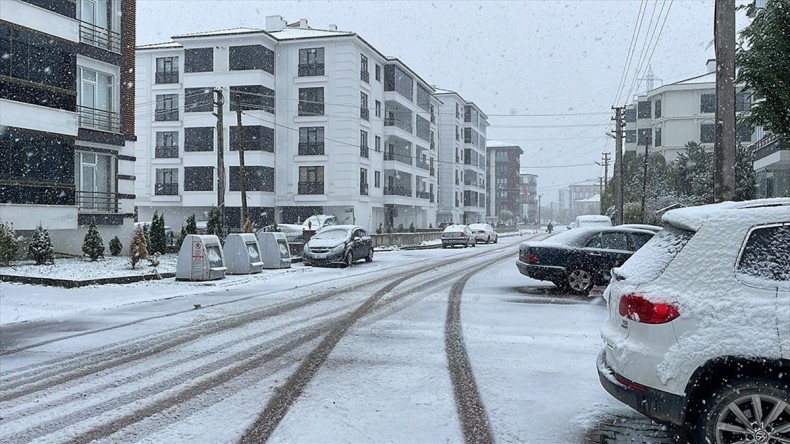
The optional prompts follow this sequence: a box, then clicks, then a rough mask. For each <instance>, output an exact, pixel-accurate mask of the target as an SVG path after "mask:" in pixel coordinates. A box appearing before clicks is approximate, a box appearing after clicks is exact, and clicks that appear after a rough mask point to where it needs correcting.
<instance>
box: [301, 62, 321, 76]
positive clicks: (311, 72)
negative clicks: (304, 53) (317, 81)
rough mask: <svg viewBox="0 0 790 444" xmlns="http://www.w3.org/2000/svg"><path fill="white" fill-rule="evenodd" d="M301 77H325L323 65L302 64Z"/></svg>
mask: <svg viewBox="0 0 790 444" xmlns="http://www.w3.org/2000/svg"><path fill="white" fill-rule="evenodd" d="M298 70H299V73H298V74H299V77H311V76H322V75H324V64H323V63H301V64H299V68H298Z"/></svg>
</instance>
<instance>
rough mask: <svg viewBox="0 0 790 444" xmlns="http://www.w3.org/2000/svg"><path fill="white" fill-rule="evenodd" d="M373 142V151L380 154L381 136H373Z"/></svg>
mask: <svg viewBox="0 0 790 444" xmlns="http://www.w3.org/2000/svg"><path fill="white" fill-rule="evenodd" d="M374 141H375V142H374V143H375V144H374V145H373V149H375V150H376V152H377V153H380V152H381V136H375V138H374Z"/></svg>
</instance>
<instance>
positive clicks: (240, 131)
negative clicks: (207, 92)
mask: <svg viewBox="0 0 790 444" xmlns="http://www.w3.org/2000/svg"><path fill="white" fill-rule="evenodd" d="M236 124H237V125H238V126H237V127H236V128H237V130H238V132H237V133H236V136H237V137H236V139H237V140H238V141H239V191H241V217H240V219H239V224H240V225H241V226H240V227H239V228H242V229H243V228H244V226H245V225H246V224H247V186H246V185H247V182H246V180H247V177H246V175H245V171H244V131H243V129H244V128H243V127H242V124H241V94H238V93H236Z"/></svg>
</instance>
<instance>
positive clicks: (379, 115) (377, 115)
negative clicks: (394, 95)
mask: <svg viewBox="0 0 790 444" xmlns="http://www.w3.org/2000/svg"><path fill="white" fill-rule="evenodd" d="M376 117H381V102H379V101H378V100H376Z"/></svg>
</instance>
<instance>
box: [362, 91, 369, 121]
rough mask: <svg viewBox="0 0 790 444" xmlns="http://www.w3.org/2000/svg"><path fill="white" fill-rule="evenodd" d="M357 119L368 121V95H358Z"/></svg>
mask: <svg viewBox="0 0 790 444" xmlns="http://www.w3.org/2000/svg"><path fill="white" fill-rule="evenodd" d="M359 117H360V118H362V119H365V120H370V109H369V108H368V95H367V94H365V93H359Z"/></svg>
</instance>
